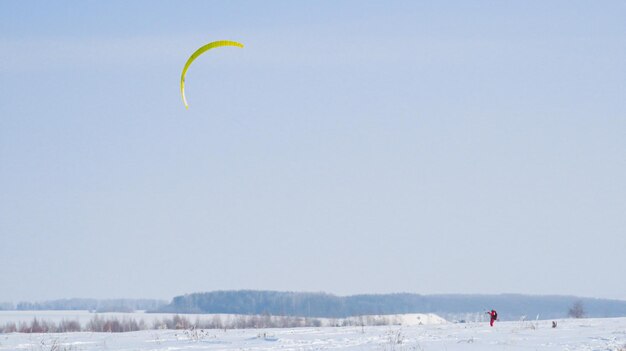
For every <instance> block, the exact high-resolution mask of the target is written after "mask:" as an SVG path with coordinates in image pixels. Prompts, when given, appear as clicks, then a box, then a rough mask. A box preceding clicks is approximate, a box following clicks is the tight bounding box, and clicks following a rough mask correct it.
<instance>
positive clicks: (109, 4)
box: [0, 1, 626, 301]
mask: <svg viewBox="0 0 626 351" xmlns="http://www.w3.org/2000/svg"><path fill="white" fill-rule="evenodd" d="M624 18H626V3H625V2H623V1H598V2H591V1H550V2H545V1H507V2H504V1H471V2H470V1H466V2H462V1H458V2H445V3H444V2H440V1H431V2H416V1H407V2H403V1H399V2H387V1H385V2H383V1H380V2H366V1H324V2H304V1H249V2H247V1H228V2H226V1H224V2H218V1H213V2H207V1H184V2H178V1H161V2H156V1H132V2H131V1H100V2H96V1H75V2H67V1H57V2H45V1H2V2H0V82H1V84H0V280H1V282H2V283H1V284H0V286H1V288H0V301H19V300H37V299H52V298H65V297H98V298H106V297H156V298H170V297H172V296H174V295H177V294H183V293H189V292H196V291H208V290H217V289H239V288H250V289H273V290H295V291H327V292H332V293H337V294H353V293H383V292H416V293H424V294H429V293H501V292H518V293H533V294H574V295H583V296H593V297H609V298H621V299H626V281H625V280H624V278H623V277H624V272H625V269H624V266H625V264H626V251H625V248H626V21H624ZM221 39H228V40H237V41H240V42H242V43H244V44H245V45H246V47H245V49H237V48H221V49H219V50H214V51H212V52H210V53H207V54H206V55H205V56H203V57H201V58H200V59H198V60H197V61H196V62H195V63H194V65H192V67H191V69H190V70H189V72H188V75H187V83H186V89H187V99H188V101H189V104H190V108H189V110H185V108H184V106H183V104H182V101H181V98H180V94H179V85H178V84H179V79H180V71H181V69H182V67H183V65H184V63H185V60H186V59H187V58H188V56H189V55H190V54H191V53H192V52H193V51H194V50H195V49H196V48H198V47H199V46H201V45H203V44H206V43H208V42H210V41H214V40H221Z"/></svg>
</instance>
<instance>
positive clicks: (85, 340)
mask: <svg viewBox="0 0 626 351" xmlns="http://www.w3.org/2000/svg"><path fill="white" fill-rule="evenodd" d="M557 322H558V327H557V328H554V329H553V328H552V327H551V321H538V322H499V323H496V326H495V327H493V328H491V327H489V325H488V324H487V323H464V324H454V323H447V324H432V325H413V326H385V327H364V328H361V327H341V328H333V327H322V328H295V329H247V330H228V331H223V330H209V331H204V333H198V334H197V335H194V334H192V333H189V332H184V331H174V330H158V331H157V330H146V331H140V332H132V333H117V334H111V333H89V332H83V333H64V334H17V333H14V334H0V350H37V351H40V350H46V351H47V350H50V351H52V350H55V351H63V350H139V351H141V350H145V351H148V350H163V351H165V350H168V351H173V350H254V351H261V350H397V351H402V350H449V351H453V350H620V351H621V350H626V318H611V319H608V318H607V319H569V320H558V321H557Z"/></svg>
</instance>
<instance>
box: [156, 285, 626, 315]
mask: <svg viewBox="0 0 626 351" xmlns="http://www.w3.org/2000/svg"><path fill="white" fill-rule="evenodd" d="M577 301H579V302H580V303H582V304H584V306H585V315H586V316H588V317H620V316H626V301H620V300H608V299H592V298H579V297H574V296H556V295H551V296H534V295H519V294H501V295H460V294H451V295H419V294H408V293H403V294H381V295H352V296H343V297H342V296H336V295H332V294H327V293H300V292H279V291H256V290H236V291H235V290H230V291H214V292H206V293H195V294H188V295H183V296H177V297H175V298H174V299H172V302H171V303H170V304H168V305H165V306H163V307H161V308H158V309H156V310H154V312H168V313H227V314H249V315H255V314H256V315H262V314H270V315H282V316H303V317H318V318H321V317H324V318H345V317H349V316H359V315H382V314H403V313H435V314H438V315H440V316H442V317H450V316H454V315H461V314H467V313H475V312H481V311H487V310H490V309H492V308H494V309H496V310H497V311H498V315H499V318H500V319H502V320H516V319H519V318H521V317H523V316H527V317H529V318H535V316H537V315H539V316H540V317H541V318H563V317H567V315H568V310H569V308H570V307H571V306H572V304H573V303H574V302H577Z"/></svg>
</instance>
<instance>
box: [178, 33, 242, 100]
mask: <svg viewBox="0 0 626 351" xmlns="http://www.w3.org/2000/svg"><path fill="white" fill-rule="evenodd" d="M220 46H236V47H239V48H243V44H241V43H238V42H236V41H229V40H220V41H214V42H212V43H208V44H206V45H204V46H203V47H201V48H200V49H198V50H196V52H194V53H193V54H191V57H189V59H188V60H187V62H186V63H185V67H183V74H182V75H181V76H180V95H181V96H182V97H183V103H184V104H185V107H186V108H189V105H187V98H185V74H186V73H187V69H188V68H189V66H190V65H191V63H192V62H193V61H194V60H195V59H196V58H198V56H200V55H202V54H204V53H205V52H207V51H209V50H211V49H213V48H217V47H220Z"/></svg>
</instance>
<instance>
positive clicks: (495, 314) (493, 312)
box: [485, 310, 498, 327]
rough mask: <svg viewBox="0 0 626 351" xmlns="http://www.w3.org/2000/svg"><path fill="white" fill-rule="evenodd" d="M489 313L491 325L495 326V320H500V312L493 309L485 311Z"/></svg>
mask: <svg viewBox="0 0 626 351" xmlns="http://www.w3.org/2000/svg"><path fill="white" fill-rule="evenodd" d="M485 313H487V314H488V315H489V318H490V319H489V325H490V326H492V327H493V322H495V321H497V320H498V312H496V310H491V312H485Z"/></svg>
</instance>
